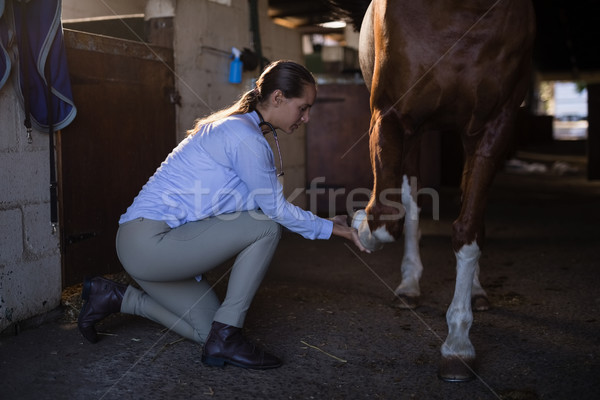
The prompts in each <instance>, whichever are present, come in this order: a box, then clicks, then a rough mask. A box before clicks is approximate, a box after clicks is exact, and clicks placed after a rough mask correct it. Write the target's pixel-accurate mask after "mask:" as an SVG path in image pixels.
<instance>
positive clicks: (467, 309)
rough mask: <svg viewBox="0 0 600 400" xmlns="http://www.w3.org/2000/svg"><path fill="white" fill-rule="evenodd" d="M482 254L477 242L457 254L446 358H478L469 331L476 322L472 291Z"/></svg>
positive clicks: (443, 348) (443, 350)
mask: <svg viewBox="0 0 600 400" xmlns="http://www.w3.org/2000/svg"><path fill="white" fill-rule="evenodd" d="M480 254H481V251H480V250H479V246H477V242H476V241H474V242H473V243H471V244H466V245H464V246H463V247H461V248H460V250H459V251H458V252H457V253H456V287H455V289H454V298H453V299H452V303H451V304H450V307H449V308H448V312H447V313H446V321H447V322H448V337H447V338H446V341H445V342H444V344H443V345H442V356H443V357H445V358H448V357H460V358H463V359H469V358H471V359H474V358H475V348H474V347H473V345H472V344H471V341H470V340H469V329H470V328H471V324H472V323H473V313H472V311H471V288H472V286H473V277H474V276H475V270H476V268H477V263H478V260H479V256H480Z"/></svg>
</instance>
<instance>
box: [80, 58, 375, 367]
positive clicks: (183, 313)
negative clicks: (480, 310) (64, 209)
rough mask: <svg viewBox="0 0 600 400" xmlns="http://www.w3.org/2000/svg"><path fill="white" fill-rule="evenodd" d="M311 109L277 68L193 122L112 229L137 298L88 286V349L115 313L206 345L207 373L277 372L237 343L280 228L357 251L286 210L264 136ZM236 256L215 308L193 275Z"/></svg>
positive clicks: (306, 83) (301, 84) (343, 231)
mask: <svg viewBox="0 0 600 400" xmlns="http://www.w3.org/2000/svg"><path fill="white" fill-rule="evenodd" d="M315 98H316V84H315V80H314V78H313V76H312V75H311V74H310V72H309V71H308V70H306V69H305V68H304V67H302V66H301V65H299V64H296V63H294V62H290V61H278V62H275V63H273V64H271V65H269V66H268V67H267V68H266V69H265V71H264V72H263V73H262V74H261V76H260V78H259V79H258V81H257V83H256V87H255V88H254V89H253V90H251V91H249V92H247V93H245V94H244V95H243V96H242V97H241V98H240V100H239V101H238V102H237V103H235V104H234V105H232V106H231V107H229V108H227V109H224V110H222V111H219V112H217V113H215V114H213V115H211V116H209V117H207V118H205V119H202V120H199V121H197V122H196V125H195V127H194V129H192V130H191V131H189V132H188V136H187V137H186V138H185V139H184V140H183V141H182V142H181V143H180V144H179V145H178V146H177V147H176V148H175V149H174V150H173V151H172V152H171V154H170V155H169V156H168V157H167V159H166V160H165V161H164V162H163V163H162V165H161V166H160V168H158V170H157V171H156V173H155V174H154V175H153V176H152V177H151V178H150V180H149V181H148V182H147V183H146V185H144V187H143V188H142V190H141V191H140V193H139V194H138V196H137V197H136V198H135V200H134V201H133V204H132V205H131V206H130V207H129V208H128V209H127V212H126V213H125V214H123V215H122V216H121V219H120V221H119V224H120V226H119V230H118V233H117V253H118V255H119V259H120V261H121V263H122V264H123V267H124V268H125V270H126V271H127V272H128V273H129V275H131V277H132V278H133V279H135V281H136V282H137V283H138V284H139V286H140V287H141V288H142V289H143V291H141V290H138V289H136V288H135V287H132V286H124V285H120V284H117V283H115V282H112V281H109V280H106V279H104V278H102V277H96V278H92V279H88V280H86V281H85V282H84V289H83V293H82V296H83V298H84V300H85V304H84V306H83V308H82V310H81V313H80V315H79V321H78V326H79V329H80V331H81V333H82V334H83V335H84V336H85V338H86V339H88V340H89V341H91V342H96V341H97V334H96V330H95V328H94V324H95V323H96V322H98V321H100V320H101V319H102V318H104V317H106V316H107V315H109V314H111V313H115V312H123V313H128V314H134V315H139V316H143V317H146V318H148V319H151V320H153V321H156V322H158V323H160V324H162V325H164V326H165V327H167V328H168V329H171V330H173V331H175V332H177V333H179V334H180V335H181V336H183V337H186V338H188V339H190V340H193V341H196V342H198V343H204V347H203V351H202V361H203V362H204V363H206V364H208V365H219V366H222V365H224V364H225V363H227V364H232V365H236V366H239V367H243V368H255V369H265V368H274V367H278V366H280V365H281V361H280V360H279V359H278V358H277V357H275V356H273V355H271V354H268V353H266V352H264V351H263V350H261V349H259V348H257V347H255V346H254V345H252V344H251V343H250V342H248V341H247V340H246V339H245V338H244V336H243V335H242V331H241V328H242V326H243V325H244V319H245V317H246V313H247V311H248V308H249V307H250V303H251V302H252V299H253V297H254V295H255V293H256V291H257V289H258V287H259V285H260V283H261V281H262V279H263V276H264V275H265V272H266V270H267V268H268V266H269V264H270V262H271V258H272V257H273V253H274V252H275V249H276V247H277V244H278V241H279V238H280V235H281V226H284V227H286V228H288V229H289V230H291V231H293V232H296V233H299V234H300V235H302V236H304V237H305V238H307V239H328V238H330V237H331V235H332V234H333V235H337V236H342V237H344V238H346V239H348V240H350V241H352V242H353V243H354V244H355V245H356V246H358V247H359V248H360V249H361V250H363V251H364V250H365V249H364V248H363V247H362V245H361V244H360V241H359V240H358V236H357V233H356V230H354V229H352V228H350V227H348V226H347V225H345V224H343V223H335V222H334V221H332V220H328V219H323V218H319V217H317V216H315V215H314V214H312V213H310V212H308V211H305V210H302V209H300V208H298V207H296V206H294V205H292V204H290V203H289V202H288V201H287V200H286V199H285V198H284V196H283V188H282V186H281V184H280V183H279V181H278V179H277V169H276V167H275V164H274V157H273V152H272V151H271V148H270V147H269V145H268V143H267V141H266V139H265V138H264V134H266V133H270V132H273V133H275V129H280V130H282V131H284V132H286V133H292V132H293V131H294V130H295V129H297V128H298V127H299V126H300V125H301V124H302V123H306V122H308V119H309V111H310V108H311V106H312V104H313V103H314V101H315ZM236 255H237V257H236V259H235V262H234V264H233V267H232V270H231V275H230V278H229V284H228V287H227V293H226V296H225V299H224V301H223V302H222V303H221V302H220V301H219V299H218V298H217V296H216V295H215V293H214V291H213V289H212V288H211V286H210V284H209V283H208V282H206V280H205V279H202V274H204V273H206V272H207V271H209V270H211V269H213V268H215V267H216V266H218V265H219V264H221V263H223V262H224V261H226V260H228V259H229V258H231V257H233V256H236Z"/></svg>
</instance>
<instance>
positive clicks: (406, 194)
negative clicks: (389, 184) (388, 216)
mask: <svg viewBox="0 0 600 400" xmlns="http://www.w3.org/2000/svg"><path fill="white" fill-rule="evenodd" d="M402 205H403V206H404V209H405V211H406V214H405V216H404V257H403V258H402V267H401V268H402V282H401V283H400V285H398V287H397V288H396V290H395V291H394V292H395V293H396V295H404V296H409V297H418V296H420V295H421V288H420V287H419V281H420V280H421V275H422V274H423V264H422V263H421V254H420V252H419V239H420V238H421V232H420V231H419V212H420V210H419V207H418V206H417V202H416V201H415V200H414V198H413V196H412V194H411V188H410V184H409V183H408V178H407V176H406V175H404V177H403V182H402Z"/></svg>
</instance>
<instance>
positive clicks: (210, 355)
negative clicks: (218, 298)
mask: <svg viewBox="0 0 600 400" xmlns="http://www.w3.org/2000/svg"><path fill="white" fill-rule="evenodd" d="M202 362H203V363H205V364H206V365H211V366H218V367H223V366H224V365H225V364H226V363H227V364H231V365H235V366H236V367H241V368H250V369H269V368H277V367H279V366H281V360H280V359H279V358H277V357H275V356H274V355H271V354H269V353H266V352H265V351H264V350H262V349H259V348H258V347H256V346H255V345H253V344H252V343H250V342H248V341H247V340H246V339H245V338H244V336H243V335H242V329H241V328H237V327H235V326H231V325H225V324H222V323H220V322H217V321H215V322H213V324H212V329H211V330H210V333H209V334H208V337H207V338H206V343H205V344H204V349H203V351H202Z"/></svg>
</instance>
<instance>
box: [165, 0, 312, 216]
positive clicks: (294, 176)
mask: <svg viewBox="0 0 600 400" xmlns="http://www.w3.org/2000/svg"><path fill="white" fill-rule="evenodd" d="M258 3H259V10H258V12H259V21H260V36H261V42H262V52H263V56H264V57H266V58H267V59H269V60H271V61H275V60H278V59H291V60H294V61H297V62H300V63H302V62H303V57H302V40H301V35H300V34H299V33H298V32H296V31H293V30H291V29H287V28H284V27H281V26H279V25H276V24H274V23H273V22H271V19H270V18H269V16H268V15H267V11H268V1H267V0H260V1H259V2H258ZM173 26H174V35H175V38H174V51H175V72H176V77H175V79H176V86H177V88H178V92H179V94H180V96H181V107H178V110H177V135H178V136H177V139H178V141H179V140H181V139H183V137H184V136H185V132H186V130H187V129H189V128H191V127H192V126H193V124H194V121H195V120H196V119H197V118H200V117H203V116H206V115H208V114H210V113H212V112H214V111H216V110H219V109H221V108H223V107H225V106H228V105H230V104H231V103H233V102H234V101H236V100H237V99H238V98H239V96H240V95H241V94H242V93H244V92H245V91H247V90H250V89H252V87H253V79H256V78H258V76H259V75H260V71H259V69H258V68H257V69H256V70H255V71H251V72H244V74H243V77H242V83H240V84H231V83H229V82H228V78H229V63H230V61H231V58H230V55H229V54H228V53H229V52H230V51H231V48H232V47H236V48H238V49H243V48H244V47H247V48H250V49H252V34H251V32H250V9H249V2H248V1H240V0H233V1H231V5H230V6H229V5H226V4H220V3H218V2H215V1H210V0H178V1H177V2H176V10H175V19H174V23H173ZM267 139H269V140H270V139H271V135H267ZM305 140H306V134H305V129H304V127H301V129H299V130H297V131H296V132H294V134H293V135H287V134H285V133H283V132H282V133H281V134H280V135H279V141H280V145H281V152H282V157H283V164H284V170H285V181H284V191H285V194H286V196H289V195H290V194H291V193H292V192H294V191H295V190H296V192H298V191H299V190H301V191H304V188H305V164H306V161H305V158H306V156H305V154H306V150H305V147H306V144H305ZM275 161H276V164H277V168H279V165H278V163H279V161H278V160H277V154H276V153H275ZM303 193H304V192H303ZM290 200H293V201H292V202H293V203H294V204H296V205H299V206H301V207H304V206H305V205H306V199H305V196H304V195H300V196H296V197H294V198H293V199H291V198H290Z"/></svg>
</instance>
